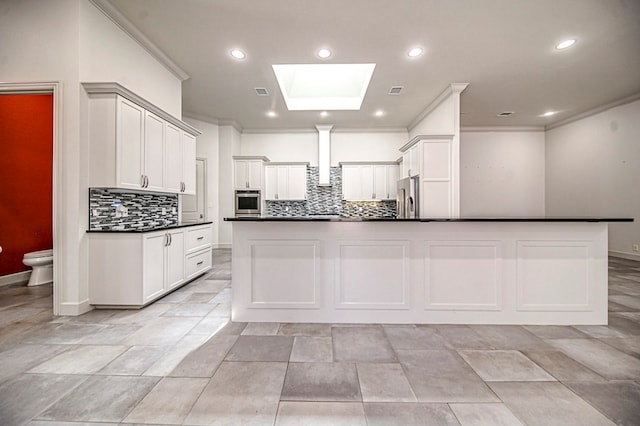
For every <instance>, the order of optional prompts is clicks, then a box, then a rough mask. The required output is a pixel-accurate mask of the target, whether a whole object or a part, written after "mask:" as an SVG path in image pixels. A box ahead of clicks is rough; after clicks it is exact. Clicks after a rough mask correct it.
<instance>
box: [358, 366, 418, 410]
mask: <svg viewBox="0 0 640 426" xmlns="http://www.w3.org/2000/svg"><path fill="white" fill-rule="evenodd" d="M356 367H357V370H358V380H359V381H360V389H361V391H362V400H363V401H364V402H416V396H415V395H414V393H413V390H412V389H411V385H410V384H409V381H408V380H407V377H406V376H405V374H404V371H403V370H402V366H401V365H400V364H381V363H372V364H365V363H358V364H356Z"/></svg>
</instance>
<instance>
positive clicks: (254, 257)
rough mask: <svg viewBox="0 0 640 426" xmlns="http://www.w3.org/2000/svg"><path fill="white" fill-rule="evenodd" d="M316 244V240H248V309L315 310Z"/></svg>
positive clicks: (317, 274) (317, 281)
mask: <svg viewBox="0 0 640 426" xmlns="http://www.w3.org/2000/svg"><path fill="white" fill-rule="evenodd" d="M319 244H320V243H319V242H318V241H316V240H249V245H250V249H251V271H250V276H251V294H250V306H249V307H250V308H285V309H287V308H292V309H295V308H305V309H313V308H319V307H320V301H319V299H320V287H319V285H320V284H319V282H320V281H319V279H320V277H319V273H320V267H319V261H320V259H319V256H320V251H319Z"/></svg>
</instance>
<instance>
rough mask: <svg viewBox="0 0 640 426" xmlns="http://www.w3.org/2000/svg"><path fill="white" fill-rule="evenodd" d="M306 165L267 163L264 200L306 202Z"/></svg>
mask: <svg viewBox="0 0 640 426" xmlns="http://www.w3.org/2000/svg"><path fill="white" fill-rule="evenodd" d="M307 165H308V163H269V164H267V165H266V166H265V200H267V201H276V200H279V201H283V200H306V199H307Z"/></svg>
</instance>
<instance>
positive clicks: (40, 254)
mask: <svg viewBox="0 0 640 426" xmlns="http://www.w3.org/2000/svg"><path fill="white" fill-rule="evenodd" d="M51 256H53V249H49V250H40V251H34V252H31V253H26V254H25V255H24V258H25V259H38V258H41V257H51Z"/></svg>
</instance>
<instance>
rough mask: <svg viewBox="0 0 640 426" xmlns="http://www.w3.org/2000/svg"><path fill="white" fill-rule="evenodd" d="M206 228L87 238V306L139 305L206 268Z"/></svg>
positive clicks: (208, 243) (208, 230) (208, 231)
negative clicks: (88, 304)
mask: <svg viewBox="0 0 640 426" xmlns="http://www.w3.org/2000/svg"><path fill="white" fill-rule="evenodd" d="M211 261H212V256H211V225H208V224H207V225H201V226H190V227H185V228H177V229H172V230H165V231H153V232H147V233H140V234H139V233H117V232H111V233H91V234H89V303H90V304H92V305H96V306H104V307H108V306H113V307H115V306H121V307H140V306H144V305H146V304H148V303H150V302H152V301H154V300H156V299H158V298H160V297H161V296H163V295H165V294H167V293H168V292H170V291H172V290H174V289H176V288H177V287H179V286H180V285H182V284H184V283H186V282H188V281H189V280H191V279H193V278H195V277H197V276H198V275H200V274H202V273H203V272H206V271H207V270H209V269H210V268H211Z"/></svg>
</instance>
